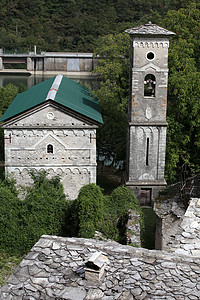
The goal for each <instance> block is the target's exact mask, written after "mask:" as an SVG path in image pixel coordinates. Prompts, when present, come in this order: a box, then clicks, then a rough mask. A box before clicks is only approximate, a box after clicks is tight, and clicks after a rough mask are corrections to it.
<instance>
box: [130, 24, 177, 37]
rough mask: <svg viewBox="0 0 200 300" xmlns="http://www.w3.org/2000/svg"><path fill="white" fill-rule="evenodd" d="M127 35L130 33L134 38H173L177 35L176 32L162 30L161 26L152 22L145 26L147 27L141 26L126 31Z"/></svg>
mask: <svg viewBox="0 0 200 300" xmlns="http://www.w3.org/2000/svg"><path fill="white" fill-rule="evenodd" d="M125 32H126V33H129V34H131V35H133V36H144V35H147V36H155V35H156V36H171V35H175V33H174V32H172V31H169V30H167V29H165V28H162V27H160V26H157V25H156V24H152V23H151V22H149V23H147V24H145V25H140V26H137V27H134V28H130V29H126V30H125Z"/></svg>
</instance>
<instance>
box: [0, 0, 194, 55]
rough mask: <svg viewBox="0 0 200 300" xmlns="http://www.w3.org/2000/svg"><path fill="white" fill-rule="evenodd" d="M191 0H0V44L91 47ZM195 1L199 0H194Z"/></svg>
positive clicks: (23, 47) (17, 47)
mask: <svg viewBox="0 0 200 300" xmlns="http://www.w3.org/2000/svg"><path fill="white" fill-rule="evenodd" d="M190 2H191V0H187V1H186V0H175V1H172V0H154V1H153V0H148V1H146V0H100V1H99V0H84V1H83V0H35V1H30V0H0V7H1V10H0V47H2V48H6V49H7V50H15V51H20V49H21V50H23V51H30V50H31V51H33V46H34V45H37V48H38V50H42V51H59V50H64V51H69V50H73V51H93V48H94V44H95V42H96V40H97V38H98V37H100V36H103V35H106V34H110V33H119V32H122V31H123V30H124V29H126V28H129V27H133V26H135V25H137V24H142V23H144V22H147V21H149V20H152V22H155V23H158V22H159V21H160V20H162V18H163V17H164V16H165V15H166V13H167V11H168V10H169V9H179V8H181V7H187V6H188V5H189V3H190ZM196 2H197V3H198V4H199V0H197V1H196Z"/></svg>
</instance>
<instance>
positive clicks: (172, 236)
mask: <svg viewBox="0 0 200 300" xmlns="http://www.w3.org/2000/svg"><path fill="white" fill-rule="evenodd" d="M154 211H155V212H156V214H157V217H158V222H157V228H156V249H162V250H166V251H170V252H175V253H178V254H186V255H187V254H191V255H195V256H200V235H199V232H200V199H199V198H191V199H190V202H189V206H188V208H187V210H186V209H185V207H184V205H183V203H182V202H181V201H180V200H179V198H178V197H174V198H172V199H168V200H163V201H162V200H160V201H159V200H157V201H156V202H155V205H154Z"/></svg>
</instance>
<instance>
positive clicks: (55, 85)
mask: <svg viewBox="0 0 200 300" xmlns="http://www.w3.org/2000/svg"><path fill="white" fill-rule="evenodd" d="M0 121H2V122H3V125H2V127H3V128H4V138H5V171H6V173H11V174H13V175H14V177H15V179H16V181H17V184H18V185H22V186H26V185H29V184H31V182H32V179H31V177H30V175H29V170H30V169H34V170H36V171H41V170H45V171H47V173H48V174H49V176H54V175H59V176H60V178H61V182H62V183H63V186H64V191H65V194H66V196H67V198H68V199H75V198H76V197H77V195H78V192H79V190H80V188H81V187H82V186H83V185H85V184H88V183H91V182H94V183H95V182H96V129H97V127H98V126H99V125H100V124H102V117H101V113H100V109H99V104H98V101H97V99H95V98H94V97H93V96H92V95H91V93H90V92H89V90H88V89H87V88H86V87H84V86H82V85H80V84H78V83H75V82H74V81H72V80H70V79H68V78H66V77H64V76H62V75H58V76H56V77H53V78H50V79H48V80H46V81H44V82H42V83H40V84H38V85H36V86H33V87H31V88H30V89H29V90H27V91H25V92H23V93H21V94H18V95H17V97H16V98H15V99H14V100H13V102H12V103H11V105H10V106H9V108H8V109H7V111H6V112H5V113H4V115H3V116H2V117H1V119H0Z"/></svg>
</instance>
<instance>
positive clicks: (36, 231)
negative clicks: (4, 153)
mask: <svg viewBox="0 0 200 300" xmlns="http://www.w3.org/2000/svg"><path fill="white" fill-rule="evenodd" d="M32 177H33V180H34V184H33V186H32V187H30V188H29V189H28V190H27V194H26V197H25V199H24V200H20V199H19V197H18V194H17V190H16V187H15V182H14V181H12V180H11V179H8V178H6V179H5V180H4V181H3V182H1V184H0V249H1V250H2V251H6V252H7V253H12V254H15V253H17V254H23V253H25V252H27V251H28V250H29V249H30V248H31V247H32V246H33V245H34V244H35V243H36V242H37V241H38V239H39V238H40V236H41V235H43V234H50V235H62V234H63V233H64V232H63V227H64V223H65V215H66V209H67V203H66V200H65V194H64V192H63V187H62V185H61V183H60V180H59V178H57V177H54V178H52V179H47V177H46V174H45V172H41V173H38V174H32Z"/></svg>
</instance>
